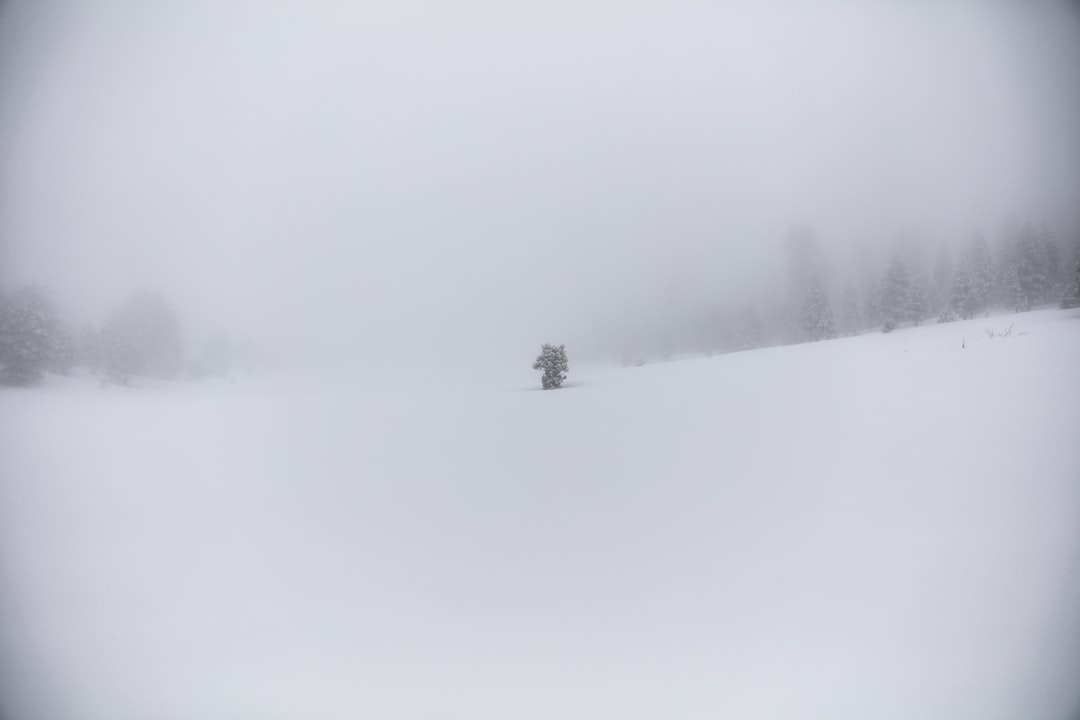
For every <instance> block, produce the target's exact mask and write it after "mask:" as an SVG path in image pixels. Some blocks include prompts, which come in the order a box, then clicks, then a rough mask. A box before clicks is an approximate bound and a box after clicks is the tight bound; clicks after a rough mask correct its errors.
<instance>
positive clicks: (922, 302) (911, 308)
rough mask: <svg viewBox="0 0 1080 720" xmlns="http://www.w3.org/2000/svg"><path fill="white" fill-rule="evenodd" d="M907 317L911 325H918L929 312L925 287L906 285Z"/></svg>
mask: <svg viewBox="0 0 1080 720" xmlns="http://www.w3.org/2000/svg"><path fill="white" fill-rule="evenodd" d="M907 306H908V317H907V319H908V320H910V321H911V323H912V324H913V325H918V324H919V323H921V322H922V321H923V320H925V319H926V316H927V315H928V314H929V312H930V302H929V300H928V299H927V290H926V286H925V285H923V284H922V283H918V282H912V283H909V284H908V302H907Z"/></svg>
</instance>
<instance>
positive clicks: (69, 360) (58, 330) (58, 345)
mask: <svg viewBox="0 0 1080 720" xmlns="http://www.w3.org/2000/svg"><path fill="white" fill-rule="evenodd" d="M49 350H50V353H49V362H48V363H47V364H46V367H47V368H48V370H49V372H53V373H56V374H57V375H67V374H68V372H69V371H70V370H71V366H72V365H74V364H75V360H76V355H77V353H76V348H75V335H74V334H73V333H72V332H71V326H70V325H68V324H67V323H66V322H62V321H57V323H56V326H55V328H54V332H53V335H52V338H51V343H50V348H49Z"/></svg>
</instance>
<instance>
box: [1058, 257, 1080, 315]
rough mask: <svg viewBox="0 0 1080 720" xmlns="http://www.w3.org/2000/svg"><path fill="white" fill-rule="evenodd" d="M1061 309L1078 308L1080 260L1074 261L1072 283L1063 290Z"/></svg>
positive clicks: (1079, 300) (1079, 304)
mask: <svg viewBox="0 0 1080 720" xmlns="http://www.w3.org/2000/svg"><path fill="white" fill-rule="evenodd" d="M1061 307H1063V308H1065V309H1069V308H1074V307H1080V258H1078V259H1077V260H1076V268H1075V269H1074V270H1073V275H1072V282H1070V283H1069V285H1068V287H1067V288H1066V289H1065V296H1064V297H1063V298H1061Z"/></svg>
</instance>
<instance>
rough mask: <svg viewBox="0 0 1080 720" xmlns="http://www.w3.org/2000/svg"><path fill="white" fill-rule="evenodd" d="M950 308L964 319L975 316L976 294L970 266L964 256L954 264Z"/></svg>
mask: <svg viewBox="0 0 1080 720" xmlns="http://www.w3.org/2000/svg"><path fill="white" fill-rule="evenodd" d="M952 309H953V312H954V313H955V314H956V315H958V316H960V317H961V318H963V319H964V320H968V319H970V318H973V317H975V313H976V312H978V309H979V300H978V294H977V293H976V291H975V285H974V283H973V282H972V279H971V267H970V265H969V264H968V261H967V259H966V258H965V259H963V260H961V261H960V262H959V263H958V264H957V266H956V274H955V276H954V277H953V286H952Z"/></svg>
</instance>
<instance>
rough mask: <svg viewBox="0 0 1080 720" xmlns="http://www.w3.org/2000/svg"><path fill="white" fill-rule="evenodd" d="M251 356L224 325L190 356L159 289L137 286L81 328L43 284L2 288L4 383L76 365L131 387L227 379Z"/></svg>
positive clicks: (0, 379) (0, 365) (0, 367)
mask: <svg viewBox="0 0 1080 720" xmlns="http://www.w3.org/2000/svg"><path fill="white" fill-rule="evenodd" d="M252 361H253V356H252V353H251V352H250V349H248V348H245V347H243V346H237V345H236V344H235V343H234V342H233V341H232V340H231V339H230V338H229V337H228V336H227V335H226V334H225V333H223V332H220V331H218V332H214V333H212V334H211V335H209V336H208V337H207V338H206V341H205V343H204V344H203V346H202V348H201V350H200V352H199V353H197V354H196V355H195V356H194V357H192V358H188V357H187V355H186V354H185V349H184V343H183V340H182V333H181V327H180V322H179V319H178V318H177V315H176V313H175V311H174V310H173V308H172V306H171V305H170V304H169V303H168V302H167V301H166V300H165V299H164V298H163V297H162V296H161V295H159V294H157V293H153V292H148V291H140V292H137V293H135V294H133V295H132V296H131V297H130V298H128V300H127V301H126V302H125V303H123V304H122V305H121V306H120V307H118V308H116V309H115V310H114V311H113V312H112V313H110V314H109V315H108V317H106V318H105V320H104V321H102V322H101V323H100V325H94V324H93V323H87V324H85V325H83V326H82V327H80V328H79V329H77V330H76V329H75V328H73V327H72V325H71V324H70V323H69V322H67V321H66V320H65V319H64V316H63V314H62V313H61V312H60V309H59V306H58V305H57V303H56V301H55V300H54V298H53V296H52V294H51V293H50V292H49V291H48V290H47V289H46V288H44V287H43V286H41V285H37V284H26V285H22V286H20V287H17V288H16V289H15V290H14V291H12V292H11V293H10V294H8V293H5V292H4V290H3V289H2V288H0V383H4V384H7V385H29V384H33V383H35V382H38V381H39V380H41V378H42V376H43V374H44V373H45V372H52V373H56V374H59V375H67V374H68V373H69V372H70V371H71V369H72V368H73V367H75V366H83V367H86V368H87V369H89V370H90V372H91V373H93V374H94V375H95V376H96V377H98V378H100V380H101V383H102V385H106V384H117V385H127V384H128V383H129V382H130V380H131V378H132V377H135V376H144V377H149V378H156V379H162V380H171V379H175V378H177V377H181V376H185V377H193V378H198V377H205V376H210V375H216V376H222V377H227V376H228V375H229V373H230V372H231V370H232V369H233V368H234V367H237V366H250V365H251V364H252Z"/></svg>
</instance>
